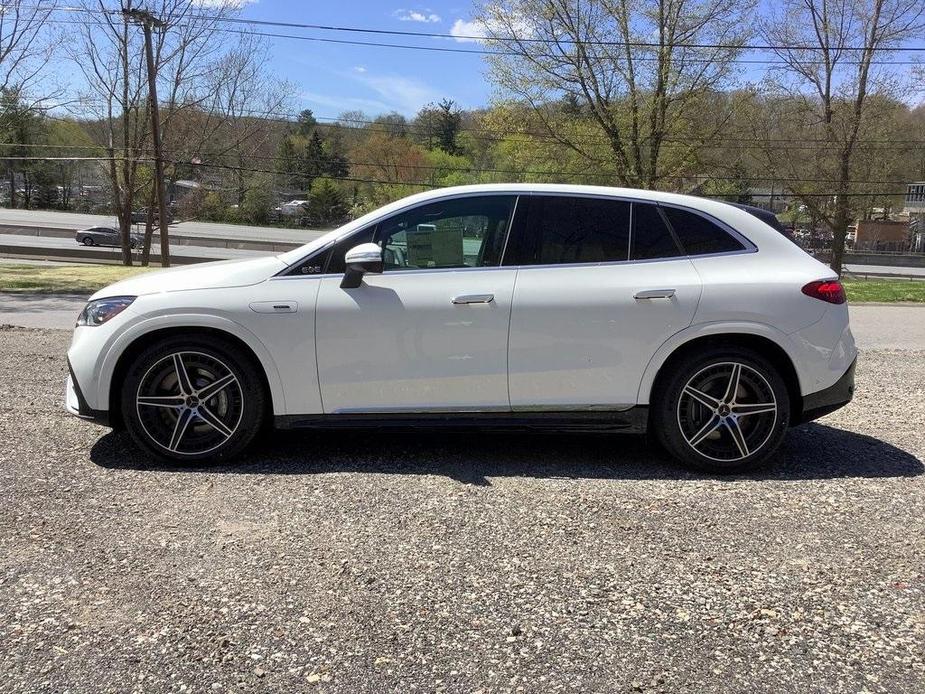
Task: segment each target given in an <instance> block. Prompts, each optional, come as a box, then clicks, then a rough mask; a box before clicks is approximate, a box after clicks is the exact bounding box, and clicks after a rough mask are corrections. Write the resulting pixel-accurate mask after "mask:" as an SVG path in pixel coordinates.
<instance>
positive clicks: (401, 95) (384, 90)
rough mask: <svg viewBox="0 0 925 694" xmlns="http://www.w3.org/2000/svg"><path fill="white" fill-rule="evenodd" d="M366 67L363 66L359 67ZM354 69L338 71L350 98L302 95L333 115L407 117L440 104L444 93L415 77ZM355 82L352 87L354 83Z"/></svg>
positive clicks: (328, 94) (320, 94)
mask: <svg viewBox="0 0 925 694" xmlns="http://www.w3.org/2000/svg"><path fill="white" fill-rule="evenodd" d="M357 67H363V66H357ZM357 67H354V68H352V69H350V70H349V71H347V70H341V71H335V72H334V74H335V75H336V76H337V77H339V78H341V81H342V82H343V83H344V91H345V92H346V93H347V94H348V95H341V94H332V93H324V94H322V93H319V92H313V91H308V90H302V91H300V93H299V96H300V97H301V98H302V100H303V101H304V102H306V105H307V106H308V107H309V108H313V109H318V111H319V112H321V111H325V110H326V111H329V112H331V113H340V112H341V111H365V112H367V113H388V112H389V111H398V112H399V113H402V114H404V115H406V116H412V115H414V114H415V113H417V112H418V111H419V110H420V109H421V107H422V106H424V105H425V104H429V103H431V102H433V101H437V100H438V99H440V97H441V96H444V94H443V92H440V91H437V90H436V89H433V88H431V87H430V86H429V85H427V84H425V83H424V82H421V81H420V80H418V79H416V78H414V77H405V76H404V75H398V74H394V73H386V74H374V73H370V72H369V71H368V70H366V68H363V70H358V69H357ZM351 83H352V84H351Z"/></svg>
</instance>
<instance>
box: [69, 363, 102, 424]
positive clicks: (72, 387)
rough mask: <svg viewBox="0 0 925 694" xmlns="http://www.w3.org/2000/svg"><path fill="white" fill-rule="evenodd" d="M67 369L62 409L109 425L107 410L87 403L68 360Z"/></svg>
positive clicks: (82, 417)
mask: <svg viewBox="0 0 925 694" xmlns="http://www.w3.org/2000/svg"><path fill="white" fill-rule="evenodd" d="M67 371H68V375H67V382H66V383H65V385H64V409H66V410H67V411H68V412H69V413H70V414H72V415H74V416H76V417H80V418H81V419H90V420H92V421H94V422H96V423H97V424H102V425H104V426H109V412H107V411H105V410H94V409H93V408H91V407H90V406H89V405H88V404H87V400H86V398H84V396H83V393H82V392H81V391H80V384H79V383H78V382H77V378H76V377H75V376H74V369H72V368H71V362H70V361H68V363H67Z"/></svg>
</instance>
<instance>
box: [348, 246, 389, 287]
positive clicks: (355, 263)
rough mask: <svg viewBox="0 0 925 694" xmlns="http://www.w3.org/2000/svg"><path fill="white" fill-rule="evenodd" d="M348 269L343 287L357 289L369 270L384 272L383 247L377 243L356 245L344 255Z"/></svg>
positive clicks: (376, 272) (377, 272)
mask: <svg viewBox="0 0 925 694" xmlns="http://www.w3.org/2000/svg"><path fill="white" fill-rule="evenodd" d="M344 264H345V265H346V266H347V271H346V272H345V273H344V279H342V280H341V282H340V286H341V289H356V288H357V287H359V286H360V282H362V281H363V275H365V274H366V273H367V272H371V273H374V274H379V273H380V272H382V249H381V248H380V247H379V246H378V245H376V244H375V243H361V244H360V245H359V246H354V247H353V248H351V249H350V250H349V251H347V254H346V255H345V256H344Z"/></svg>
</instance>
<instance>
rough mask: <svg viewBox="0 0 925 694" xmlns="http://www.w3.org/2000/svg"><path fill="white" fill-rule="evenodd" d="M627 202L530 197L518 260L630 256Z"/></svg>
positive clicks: (554, 262)
mask: <svg viewBox="0 0 925 694" xmlns="http://www.w3.org/2000/svg"><path fill="white" fill-rule="evenodd" d="M629 226H630V203H628V202H621V201H619V200H607V199H602V198H578V197H575V198H572V197H566V196H552V195H550V196H537V197H533V198H532V199H531V201H530V219H529V222H528V224H527V228H526V230H525V232H524V234H525V238H524V244H523V251H522V253H523V256H522V260H521V262H523V263H524V264H528V265H559V264H563V263H603V262H611V261H616V260H627V259H628V258H629Z"/></svg>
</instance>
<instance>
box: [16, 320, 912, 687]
mask: <svg viewBox="0 0 925 694" xmlns="http://www.w3.org/2000/svg"><path fill="white" fill-rule="evenodd" d="M67 341H68V335H67V333H64V332H60V331H48V330H33V329H24V328H3V329H0V410H2V411H0V441H2V442H3V443H2V445H0V691H2V692H65V691H68V692H71V693H75V694H76V693H78V692H135V691H137V692H225V691H229V692H290V691H291V692H302V691H322V692H383V691H394V692H409V691H421V692H432V691H449V692H471V691H484V692H489V691H499V692H500V691H525V692H535V691H536V692H548V691H582V692H585V691H601V692H692V693H694V692H697V693H699V692H808V691H813V692H817V691H819V692H821V691H832V692H864V691H869V692H916V691H923V690H925V686H923V682H925V559H923V557H925V475H923V463H922V459H923V457H925V432H923V423H925V368H923V367H925V351H915V350H912V349H907V350H893V351H886V350H883V351H873V350H867V351H865V352H864V353H863V354H862V356H861V360H860V362H859V368H858V384H859V391H858V395H857V397H856V399H855V401H854V402H853V403H852V404H851V405H850V406H849V407H848V408H846V409H844V410H841V411H839V412H837V413H835V414H833V415H831V416H829V417H826V418H825V419H823V420H821V421H820V422H819V423H817V424H813V425H808V426H805V427H803V428H800V429H797V430H794V431H793V432H791V434H790V435H789V437H788V439H787V441H786V443H785V445H784V447H783V449H782V451H781V453H780V454H779V456H778V457H777V460H776V461H775V462H774V464H773V465H772V466H771V467H770V468H768V469H767V470H765V471H764V472H762V473H758V474H754V475H750V476H744V477H740V478H731V479H729V478H727V479H715V478H710V477H704V476H699V475H695V474H690V473H687V472H685V471H682V470H680V469H679V468H677V467H676V466H674V465H673V464H671V463H669V462H667V461H666V460H664V459H663V458H662V457H660V456H659V455H657V454H655V453H653V452H652V451H650V450H648V449H647V448H646V446H645V444H644V442H643V441H641V440H640V439H637V438H632V437H619V438H618V437H606V436H597V437H594V436H565V435H560V436H555V435H548V436H537V435H503V436H502V435H483V434H470V435H454V436H450V435H426V436H424V435H420V434H416V435H407V434H392V435H376V434H356V433H345V432H341V433H335V434H324V435H318V434H315V435H294V434H289V435H282V434H275V435H273V436H271V437H270V438H269V440H267V441H265V442H264V444H263V446H262V447H261V448H259V449H258V450H256V451H255V452H254V453H252V454H250V455H249V457H247V458H246V459H244V460H242V461H241V462H240V463H238V464H236V465H232V466H225V467H213V468H187V469H184V468H172V467H164V466H159V465H156V464H151V463H149V462H148V461H146V460H145V459H143V458H142V457H140V456H139V455H138V454H137V453H136V452H135V451H134V449H133V448H132V447H131V445H130V444H129V442H128V441H127V440H126V438H125V437H124V436H123V435H120V434H113V433H110V432H108V430H105V429H102V428H99V427H96V426H94V425H91V424H87V423H84V422H81V421H78V420H76V419H74V418H71V417H69V416H67V415H65V414H64V413H63V412H62V411H61V409H60V403H61V391H62V385H63V381H64V377H65V365H64V358H63V355H64V351H65V348H66V345H67Z"/></svg>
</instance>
